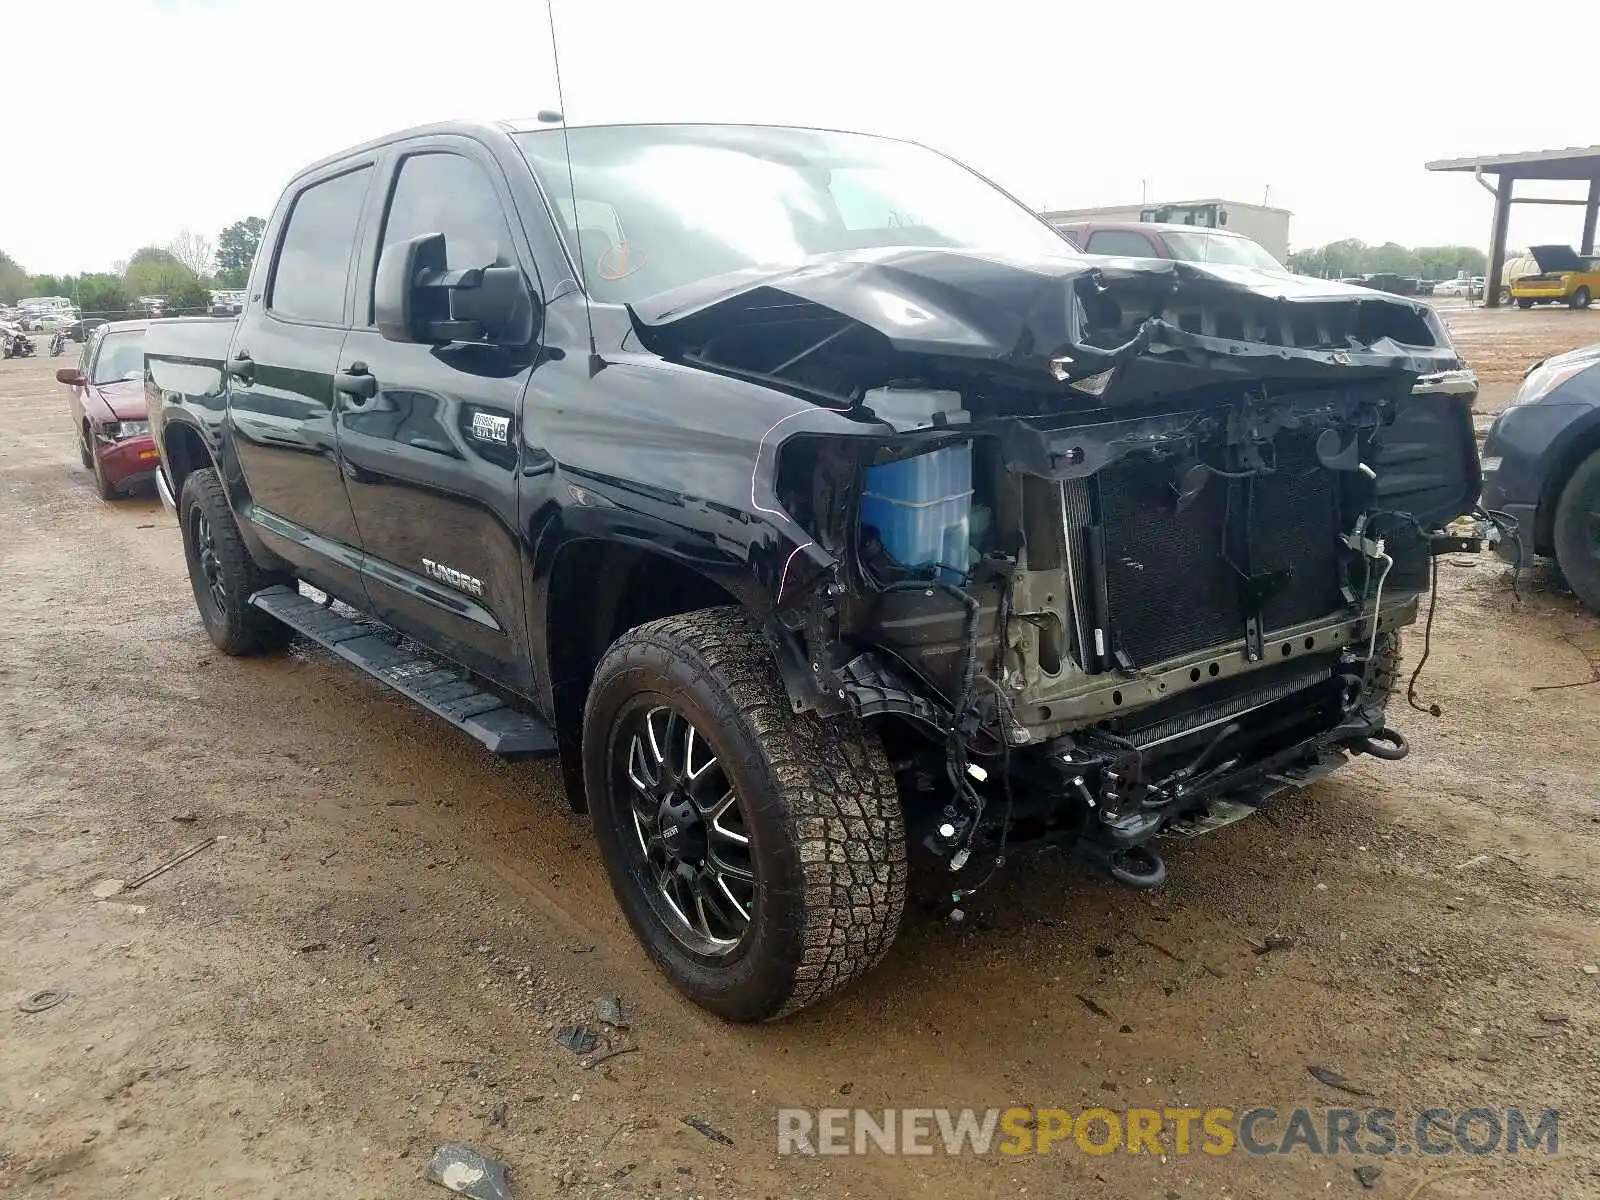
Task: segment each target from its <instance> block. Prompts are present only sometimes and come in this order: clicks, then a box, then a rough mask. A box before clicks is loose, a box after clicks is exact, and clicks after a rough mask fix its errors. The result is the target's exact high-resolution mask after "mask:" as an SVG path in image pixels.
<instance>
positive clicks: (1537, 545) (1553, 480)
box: [1532, 407, 1600, 554]
mask: <svg viewBox="0 0 1600 1200" xmlns="http://www.w3.org/2000/svg"><path fill="white" fill-rule="evenodd" d="M1581 426H1582V427H1581V428H1580V429H1579V430H1578V432H1577V433H1575V434H1573V435H1572V436H1571V437H1570V438H1569V439H1568V440H1567V441H1566V442H1565V444H1564V445H1562V446H1561V447H1560V449H1559V450H1557V451H1556V454H1555V457H1554V459H1553V461H1552V464H1551V468H1550V470H1549V471H1547V472H1545V477H1544V487H1543V488H1542V489H1541V490H1540V492H1539V507H1538V510H1537V513H1538V515H1537V516H1536V517H1535V519H1534V529H1533V547H1532V549H1533V550H1534V551H1535V552H1536V553H1539V554H1549V553H1550V552H1551V550H1552V548H1553V546H1554V545H1555V526H1556V505H1557V504H1558V503H1560V500H1561V492H1562V489H1564V488H1565V487H1566V486H1567V481H1568V480H1570V479H1571V478H1572V476H1573V473H1574V472H1576V471H1577V469H1578V464H1580V463H1582V462H1583V461H1584V460H1585V459H1586V458H1588V457H1589V456H1590V455H1591V454H1594V453H1595V452H1597V451H1600V407H1597V408H1595V409H1593V410H1592V411H1591V412H1590V413H1589V414H1588V416H1587V417H1585V418H1584V420H1583V421H1582V422H1581Z"/></svg>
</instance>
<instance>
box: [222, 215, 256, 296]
mask: <svg viewBox="0 0 1600 1200" xmlns="http://www.w3.org/2000/svg"><path fill="white" fill-rule="evenodd" d="M266 228H267V223H266V221H265V220H263V219H262V218H261V217H246V218H245V219H244V220H242V221H235V222H234V223H233V224H232V225H229V226H228V227H227V228H226V229H224V230H223V231H222V232H221V233H220V234H218V235H217V280H218V282H219V283H220V282H221V281H222V278H223V273H224V272H227V273H228V276H227V278H228V280H229V282H228V283H227V284H225V285H224V286H227V287H243V286H244V281H245V276H247V275H248V274H249V273H250V264H251V262H252V261H254V259H255V256H256V248H257V247H258V246H260V245H261V234H262V233H263V232H264V231H265V230H266ZM235 279H237V280H238V282H237V283H234V282H233V280H235Z"/></svg>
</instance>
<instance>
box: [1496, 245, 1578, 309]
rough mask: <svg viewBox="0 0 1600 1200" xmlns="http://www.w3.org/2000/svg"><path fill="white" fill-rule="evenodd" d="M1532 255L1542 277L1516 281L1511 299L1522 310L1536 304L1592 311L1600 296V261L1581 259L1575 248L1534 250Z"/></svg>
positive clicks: (1523, 277) (1557, 247)
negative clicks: (1596, 299)
mask: <svg viewBox="0 0 1600 1200" xmlns="http://www.w3.org/2000/svg"><path fill="white" fill-rule="evenodd" d="M1528 253H1529V254H1531V255H1533V258H1534V261H1535V262H1537V263H1538V264H1539V273H1538V274H1537V275H1524V276H1522V278H1520V279H1514V280H1512V282H1511V298H1512V299H1513V300H1515V301H1516V302H1517V307H1518V308H1532V307H1533V306H1534V305H1535V304H1565V305H1567V306H1568V307H1569V308H1588V307H1589V302H1590V301H1591V300H1593V299H1594V297H1595V295H1596V293H1600V258H1590V257H1587V256H1584V255H1580V254H1579V253H1578V252H1577V251H1576V250H1574V249H1573V248H1572V247H1571V246H1530V247H1529V248H1528Z"/></svg>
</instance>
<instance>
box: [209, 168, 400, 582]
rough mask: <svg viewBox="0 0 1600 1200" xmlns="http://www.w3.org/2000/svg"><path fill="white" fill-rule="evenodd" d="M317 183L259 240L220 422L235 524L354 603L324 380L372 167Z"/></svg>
mask: <svg viewBox="0 0 1600 1200" xmlns="http://www.w3.org/2000/svg"><path fill="white" fill-rule="evenodd" d="M335 170H336V171H337V173H334V174H330V175H327V176H324V177H322V178H316V179H313V180H312V181H310V182H309V183H307V184H306V185H305V186H303V187H302V188H301V190H300V191H299V192H298V194H296V195H295V196H294V197H293V198H292V199H291V200H290V201H289V205H288V207H287V210H286V211H287V216H286V217H284V218H280V222H279V224H278V225H277V227H276V228H275V229H269V230H268V234H267V236H268V238H269V239H270V240H269V241H268V242H267V243H266V244H267V246H268V247H269V248H270V250H271V252H272V254H273V257H272V261H271V262H270V264H268V269H267V271H266V282H265V287H264V288H259V289H255V290H258V291H259V293H260V294H259V296H252V298H251V299H250V302H249V303H248V305H247V306H246V308H245V311H244V313H243V315H241V316H240V318H239V327H238V330H237V332H236V333H235V335H234V339H233V345H232V346H231V347H230V349H229V351H228V353H229V361H228V363H227V364H226V370H227V372H228V375H229V380H228V383H229V396H228V413H229V419H230V421H231V422H232V426H233V435H234V436H233V445H234V446H235V448H236V452H237V454H238V459H239V468H240V470H241V472H242V473H243V475H244V481H245V484H246V486H247V487H248V490H249V493H250V508H249V510H248V511H247V512H246V513H245V514H244V515H245V516H247V517H248V518H249V519H250V520H251V521H253V522H254V523H255V525H256V526H257V528H258V529H259V530H260V532H261V533H262V536H263V540H265V541H266V542H267V544H268V545H269V546H270V547H271V548H272V549H273V550H274V551H275V552H277V553H278V554H280V555H282V556H283V557H284V558H286V559H288V560H289V561H290V562H293V563H294V564H296V566H298V567H300V568H301V570H302V572H303V573H304V574H305V576H306V578H308V579H309V580H311V581H312V582H313V583H317V584H319V585H322V586H325V587H331V588H332V589H333V590H335V591H336V592H338V593H339V594H341V595H343V596H345V597H346V598H347V599H351V600H352V601H358V600H359V598H360V596H361V575H360V570H359V557H360V541H361V539H360V538H359V536H357V533H356V526H355V521H354V518H353V517H352V515H351V512H350V502H349V499H348V497H347V496H346V494H345V488H344V483H343V480H342V479H341V477H340V467H339V457H338V449H337V443H336V439H335V430H334V416H333V410H334V397H335V393H334V387H333V383H334V380H333V376H334V371H335V369H336V368H337V367H338V364H339V348H340V347H341V346H342V345H343V344H344V339H345V333H346V330H347V328H348V326H349V322H348V319H347V317H348V312H349V282H350V265H351V263H352V261H353V260H354V257H355V249H356V242H357V238H358V232H359V226H360V223H361V214H362V209H363V206H364V204H365V202H366V195H367V188H368V186H369V185H370V183H371V180H372V176H373V170H374V169H373V165H372V164H371V163H367V164H365V165H360V166H356V167H355V168H354V169H349V168H342V169H340V168H336V169H335Z"/></svg>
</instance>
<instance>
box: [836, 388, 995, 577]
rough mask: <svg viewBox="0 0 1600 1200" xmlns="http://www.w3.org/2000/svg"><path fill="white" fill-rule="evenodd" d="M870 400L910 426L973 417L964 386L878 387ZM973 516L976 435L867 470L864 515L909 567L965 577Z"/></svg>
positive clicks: (891, 419) (899, 426)
mask: <svg viewBox="0 0 1600 1200" xmlns="http://www.w3.org/2000/svg"><path fill="white" fill-rule="evenodd" d="M862 404H863V405H864V406H865V407H867V408H870V409H871V410H872V412H873V415H875V416H876V417H877V418H878V419H879V420H880V421H883V422H884V423H886V424H888V425H892V426H893V427H894V428H895V429H896V430H897V431H899V432H902V433H909V432H911V431H912V430H916V429H931V428H933V427H934V426H936V425H964V424H967V423H968V422H969V421H970V420H971V414H970V413H968V412H967V411H966V410H965V409H964V408H962V407H961V394H960V393H959V392H944V391H933V390H928V389H920V388H918V389H912V388H874V389H872V390H871V391H869V392H868V393H867V394H866V396H865V397H863V399H862ZM941 416H942V419H939V418H940V417H941ZM971 517H972V443H971V442H958V443H956V444H955V445H951V446H941V447H940V448H939V449H937V450H930V451H928V452H927V453H925V454H918V455H915V456H913V457H911V458H904V459H901V460H900V461H898V462H892V463H884V464H882V465H880V466H876V467H871V468H869V469H868V470H867V487H866V494H865V495H863V496H862V498H861V522H862V524H863V525H869V526H871V527H873V528H874V529H876V530H877V531H878V537H879V540H880V541H881V542H882V544H883V548H884V549H885V550H886V551H888V552H889V555H890V557H892V558H893V559H894V560H895V561H896V562H898V563H900V565H902V566H905V567H911V568H913V569H916V568H926V567H936V568H938V574H939V576H940V577H941V578H944V579H947V580H950V581H952V582H958V581H960V580H961V579H963V578H965V576H966V573H967V570H968V567H969V565H970V562H971V558H972V539H971V532H970V523H971Z"/></svg>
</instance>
